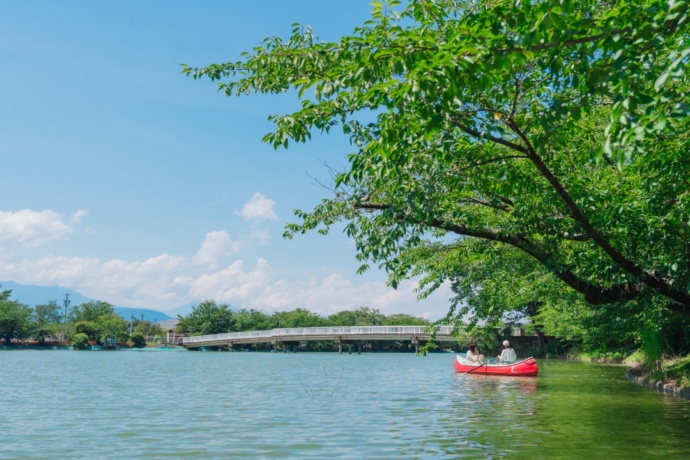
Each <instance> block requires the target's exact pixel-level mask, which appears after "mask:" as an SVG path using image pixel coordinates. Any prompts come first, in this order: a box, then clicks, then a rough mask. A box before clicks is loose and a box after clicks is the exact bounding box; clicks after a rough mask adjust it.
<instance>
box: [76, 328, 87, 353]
mask: <svg viewBox="0 0 690 460" xmlns="http://www.w3.org/2000/svg"><path fill="white" fill-rule="evenodd" d="M88 346H89V336H88V335H86V334H84V333H83V332H80V333H79V334H75V335H74V337H72V348H74V349H75V350H85V349H86V348H88Z"/></svg>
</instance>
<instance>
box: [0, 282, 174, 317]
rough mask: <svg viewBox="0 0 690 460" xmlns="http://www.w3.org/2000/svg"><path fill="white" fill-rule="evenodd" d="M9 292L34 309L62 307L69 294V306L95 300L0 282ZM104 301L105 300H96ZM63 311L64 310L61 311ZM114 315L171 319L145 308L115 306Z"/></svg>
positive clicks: (58, 290) (63, 290)
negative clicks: (49, 304) (43, 306)
mask: <svg viewBox="0 0 690 460" xmlns="http://www.w3.org/2000/svg"><path fill="white" fill-rule="evenodd" d="M7 289H9V290H11V291H12V296H11V297H10V298H11V299H13V300H17V301H19V302H21V303H23V304H26V305H29V306H30V307H35V306H36V305H41V304H46V303H48V302H50V301H51V300H54V301H56V302H57V304H58V305H60V306H64V301H65V294H69V301H70V306H74V305H80V304H82V303H85V302H90V301H92V300H95V299H90V298H88V297H86V296H84V295H82V294H80V293H79V292H77V291H74V290H72V289H67V288H64V287H60V286H35V285H30V284H19V283H15V282H14V281H0V290H2V291H4V290H7ZM98 300H104V301H106V302H107V300H105V299H98ZM63 311H64V310H63ZM115 313H117V314H118V315H120V316H122V317H123V318H124V319H126V320H129V319H130V318H131V317H132V316H134V317H135V318H138V319H141V315H144V319H145V320H146V321H151V322H158V321H163V320H166V319H171V317H170V316H168V315H166V314H165V313H163V312H160V311H157V310H150V309H147V308H130V307H118V306H115Z"/></svg>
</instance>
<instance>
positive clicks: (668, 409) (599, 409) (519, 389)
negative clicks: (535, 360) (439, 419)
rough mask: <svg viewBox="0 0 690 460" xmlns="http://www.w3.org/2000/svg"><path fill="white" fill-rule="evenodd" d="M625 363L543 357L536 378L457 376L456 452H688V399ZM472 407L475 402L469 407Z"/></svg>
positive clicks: (632, 454)
mask: <svg viewBox="0 0 690 460" xmlns="http://www.w3.org/2000/svg"><path fill="white" fill-rule="evenodd" d="M625 371H626V369H625V368H623V367H617V366H604V365H594V364H582V363H568V362H563V361H541V362H540V375H539V377H538V378H537V379H530V378H519V379H505V378H500V377H483V376H474V375H462V374H459V375H457V377H456V378H457V386H456V393H455V398H454V399H453V403H452V408H453V414H454V420H453V423H457V424H458V425H459V426H462V428H459V430H458V433H457V435H456V438H458V439H464V440H465V441H466V444H465V445H463V446H462V447H461V448H458V449H454V448H450V449H449V450H448V451H447V452H448V453H451V454H455V455H457V456H459V457H463V456H476V457H477V458H479V457H481V456H482V455H488V456H490V457H491V458H526V459H527V458H573V459H579V458H590V457H593V458H611V459H617V458H689V457H688V456H689V455H690V438H689V437H688V430H689V429H690V410H689V409H690V401H685V400H681V399H679V398H676V397H672V396H665V395H660V394H658V393H655V392H652V391H649V390H646V389H643V388H641V387H639V386H638V385H636V384H634V383H632V382H630V381H628V380H626V379H624V378H623V376H624V374H625ZM468 406H471V407H468Z"/></svg>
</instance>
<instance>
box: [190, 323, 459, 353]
mask: <svg viewBox="0 0 690 460" xmlns="http://www.w3.org/2000/svg"><path fill="white" fill-rule="evenodd" d="M458 332H462V331H457V330H456V331H455V333H456V334H457V333H458ZM431 336H432V332H431V331H430V330H429V329H428V328H427V327H426V326H347V327H302V328H284V329H271V330H268V331H249V332H229V333H226V334H211V335H198V336H194V337H184V338H183V339H182V345H183V346H184V347H186V348H200V347H217V346H227V347H230V348H232V347H233V346H235V345H242V344H248V343H271V344H273V346H274V348H275V347H277V345H279V344H287V343H290V342H292V343H294V342H306V341H319V340H322V341H333V342H336V343H337V344H338V347H339V350H340V351H342V345H343V344H348V345H352V344H353V343H359V344H361V343H362V342H364V341H370V340H408V341H410V342H411V343H412V344H413V345H415V349H416V348H417V346H418V345H420V344H423V343H425V342H428V341H429V339H430V337H431ZM434 341H436V342H457V341H458V338H457V337H456V336H455V335H453V327H451V326H441V327H439V328H438V330H437V331H436V334H435V336H434Z"/></svg>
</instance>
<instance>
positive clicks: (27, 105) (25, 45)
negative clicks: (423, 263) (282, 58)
mask: <svg viewBox="0 0 690 460" xmlns="http://www.w3.org/2000/svg"><path fill="white" fill-rule="evenodd" d="M369 3H370V2H369V0H347V1H335V0H329V1H323V0H290V1H279V0H252V1H251V2H245V1H208V0H205V1H199V2H193V1H170V0H166V1H163V0H160V1H153V0H151V1H134V0H119V1H117V2H115V1H105V0H103V1H88V2H87V1H60V2H55V1H32V0H28V1H22V2H1V3H0V59H1V64H0V65H1V66H2V72H0V152H1V157H0V158H2V172H3V174H2V180H0V279H4V280H13V281H16V282H19V283H22V284H38V285H44V286H53V285H60V286H64V287H69V288H71V289H75V290H77V291H79V292H81V293H83V294H84V295H86V296H88V297H92V298H97V299H101V300H106V301H108V302H111V303H114V304H116V305H121V306H129V307H141V308H152V309H157V310H161V311H170V310H171V309H175V308H176V307H179V306H181V305H188V304H190V303H196V302H199V301H201V300H205V299H213V300H216V301H219V302H223V303H228V304H229V305H231V306H233V307H251V308H257V309H261V310H264V311H266V312H272V311H276V310H289V309H293V308H296V307H303V308H307V309H309V310H311V311H314V312H317V313H319V314H322V315H328V314H332V313H335V312H337V311H341V310H345V309H354V308H358V307H360V306H371V307H373V308H379V309H380V310H381V311H382V312H383V313H385V314H392V313H410V314H415V315H419V316H425V317H427V318H430V319H436V318H439V317H440V316H442V315H443V314H444V313H445V311H446V309H447V307H448V300H447V299H448V297H449V296H450V294H449V292H448V290H447V289H444V290H442V291H441V292H439V293H438V294H436V295H434V296H432V297H431V298H430V299H427V300H424V301H422V302H417V300H416V294H415V293H414V292H413V290H414V287H415V283H414V282H409V283H405V284H403V285H402V286H401V287H400V288H399V289H398V290H397V291H396V290H393V289H390V288H387V287H386V286H385V279H386V278H385V274H384V273H382V272H379V271H376V270H373V271H370V272H368V273H366V274H365V275H357V274H356V268H357V266H358V263H357V261H356V260H355V251H354V245H353V243H352V242H351V241H349V240H348V239H347V238H346V237H345V236H344V235H342V234H341V233H340V232H337V231H336V232H333V233H332V234H331V235H330V236H328V237H322V236H319V235H317V234H311V235H306V236H302V237H296V238H295V239H293V240H291V241H288V240H284V239H283V238H282V236H281V235H282V232H283V227H284V225H285V224H286V223H288V222H293V221H294V217H293V214H292V212H293V210H294V209H297V208H300V209H310V208H311V207H312V206H313V205H314V204H315V203H317V202H318V201H320V200H321V199H322V198H324V197H326V196H328V191H327V190H325V189H323V188H321V187H319V186H318V185H316V184H315V180H314V178H318V179H320V180H322V181H324V182H328V180H329V174H328V172H327V171H326V169H325V168H324V166H323V164H322V163H323V162H327V163H329V164H331V165H335V166H339V165H343V164H344V156H345V155H346V154H347V153H350V152H351V151H352V148H351V147H350V146H349V144H348V142H347V140H346V139H345V138H344V137H343V136H341V135H338V134H332V135H328V136H315V138H314V140H312V141H311V142H309V143H308V144H306V145H293V146H291V147H290V148H289V149H288V150H278V151H275V150H273V148H272V147H270V146H269V145H267V144H263V143H262V142H261V138H262V137H263V135H264V134H266V133H267V132H269V131H270V130H271V128H272V125H271V124H270V122H268V120H267V118H268V116H269V115H270V114H274V113H287V112H290V111H292V110H294V109H295V108H296V107H298V103H297V100H296V99H295V97H294V95H290V94H285V95H280V96H264V95H251V96H247V97H242V98H228V97H226V96H224V95H223V94H221V93H218V92H217V91H216V89H215V85H214V84H213V83H212V82H210V81H207V80H205V81H194V80H192V79H191V78H188V77H185V76H183V75H182V74H181V73H180V64H182V63H185V64H189V65H192V66H204V65H208V64H211V63H220V62H228V61H234V60H237V59H239V55H240V53H241V52H243V51H249V50H251V48H252V47H254V46H255V45H258V44H259V43H260V42H261V40H262V39H263V38H265V37H268V36H271V35H279V36H283V37H285V36H287V35H288V34H289V33H290V31H291V28H292V26H291V25H292V23H295V22H299V23H301V24H303V25H309V26H312V27H313V28H314V30H315V32H316V34H317V35H318V36H319V37H321V38H322V39H325V40H336V39H337V38H338V37H339V36H341V35H344V34H348V33H350V32H351V31H352V29H353V28H354V27H355V26H357V25H359V24H361V23H362V22H364V21H365V20H366V19H367V18H368V17H369V13H370V11H371V6H370V4H369Z"/></svg>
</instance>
